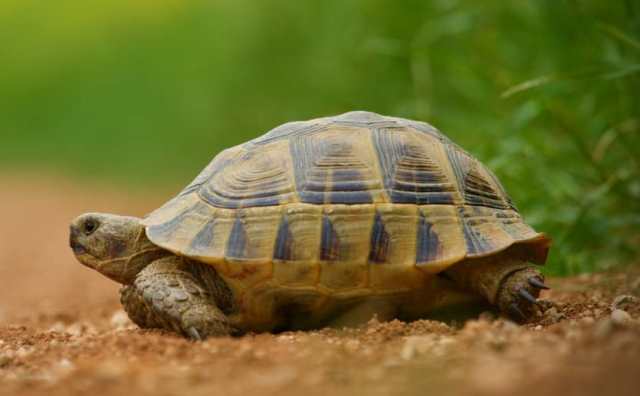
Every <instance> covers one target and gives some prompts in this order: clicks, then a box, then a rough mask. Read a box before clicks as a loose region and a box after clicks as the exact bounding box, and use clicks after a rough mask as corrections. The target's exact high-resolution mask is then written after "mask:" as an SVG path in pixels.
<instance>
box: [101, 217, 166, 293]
mask: <svg viewBox="0 0 640 396" xmlns="http://www.w3.org/2000/svg"><path fill="white" fill-rule="evenodd" d="M131 250H132V251H133V252H132V253H131V254H130V255H128V256H124V257H118V258H115V259H112V260H108V261H105V262H104V263H102V265H101V266H100V268H96V269H97V270H98V271H99V272H100V273H102V274H103V275H105V276H106V277H108V278H110V279H112V280H114V281H116V282H118V283H121V284H123V285H130V284H133V281H134V280H135V278H136V275H138V273H139V272H140V271H142V269H144V268H145V267H146V266H147V265H149V264H151V263H152V262H153V261H155V260H157V259H159V258H161V257H165V256H169V255H172V254H173V253H171V252H169V251H167V250H164V249H162V248H159V247H158V246H156V245H154V244H153V243H151V241H149V239H147V237H146V235H145V232H144V228H143V229H142V231H141V232H140V233H139V235H138V237H137V238H136V242H135V244H134V245H133V246H132V249H131Z"/></svg>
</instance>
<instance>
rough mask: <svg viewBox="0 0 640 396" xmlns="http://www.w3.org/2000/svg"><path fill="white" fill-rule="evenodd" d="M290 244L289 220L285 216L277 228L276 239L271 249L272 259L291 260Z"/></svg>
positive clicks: (291, 239)
mask: <svg viewBox="0 0 640 396" xmlns="http://www.w3.org/2000/svg"><path fill="white" fill-rule="evenodd" d="M292 244H293V235H292V234H291V230H290V229H289V219H288V218H287V216H283V217H282V221H281V222H280V225H279V226H278V236H277V237H276V241H275V246H274V249H273V258H274V259H276V260H293V250H292Z"/></svg>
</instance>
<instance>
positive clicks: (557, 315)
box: [545, 307, 565, 322]
mask: <svg viewBox="0 0 640 396" xmlns="http://www.w3.org/2000/svg"><path fill="white" fill-rule="evenodd" d="M545 315H546V316H548V317H550V318H551V320H553V321H554V322H559V321H560V320H562V319H564V318H565V316H564V314H563V313H562V312H558V309H557V308H556V307H551V308H549V309H547V310H546V311H545Z"/></svg>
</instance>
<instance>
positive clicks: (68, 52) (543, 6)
mask: <svg viewBox="0 0 640 396" xmlns="http://www.w3.org/2000/svg"><path fill="white" fill-rule="evenodd" d="M0 26H2V34H1V35H0V59H2V63H1V66H0V71H1V73H0V101H1V102H0V134H1V136H2V140H1V142H0V163H2V166H3V167H9V166H19V167H35V168H47V169H52V168H53V169H64V170H66V171H68V172H73V173H75V174H78V175H84V176H86V177H90V178H92V179H96V178H97V179H100V178H102V179H117V180H120V181H122V182H126V183H129V184H130V185H141V184H144V185H147V186H148V185H158V184H166V185H171V186H175V187H177V186H179V185H181V184H186V183H187V182H188V181H189V180H190V179H191V178H192V177H193V176H195V174H196V173H197V172H198V171H199V170H200V169H201V168H202V167H203V166H204V165H205V164H206V163H207V162H208V161H209V160H210V159H211V158H212V156H213V155H214V154H215V153H217V152H218V151H220V150H221V149H223V148H225V147H228V146H231V145H234V144H237V143H240V142H242V141H244V140H247V139H249V138H252V137H255V136H258V135H260V134H262V133H264V132H265V131H267V130H269V129H271V128H272V127H274V126H276V125H278V124H280V123H283V122H286V121H291V120H300V119H308V118H312V117H317V116H322V115H331V114H337V113H342V112H345V111H348V110H353V109H367V110H371V111H377V112H380V113H383V114H390V115H397V116H405V117H410V118H415V119H421V120H425V121H428V122H430V123H432V124H434V125H436V126H437V127H438V128H440V129H441V130H443V131H445V132H446V133H447V134H448V135H449V137H451V138H452V139H453V140H455V141H457V142H458V143H459V144H460V145H462V146H463V147H465V148H466V149H467V150H469V151H470V152H472V153H473V154H474V155H476V156H477V157H478V158H480V159H481V160H482V161H484V162H485V163H486V164H487V165H489V167H490V168H492V169H493V170H494V171H495V172H496V173H497V175H498V176H499V177H500V179H501V180H502V182H503V184H504V185H505V186H506V188H507V190H508V191H509V192H510V193H511V195H512V196H513V198H514V200H515V202H516V203H517V204H518V206H519V208H520V209H521V211H522V212H523V213H524V215H525V217H526V219H527V220H528V221H529V222H530V223H532V224H533V225H534V226H535V227H536V228H537V229H540V230H544V231H546V232H548V233H549V234H551V236H552V237H553V238H554V239H555V246H554V248H553V249H552V256H551V262H550V266H549V270H550V272H552V273H555V274H570V273H575V272H579V271H592V270H596V269H602V268H606V267H608V266H611V265H613V264H614V263H617V262H624V261H627V260H630V259H634V258H635V257H637V253H638V250H639V249H638V246H639V245H640V237H639V232H638V231H639V230H640V170H639V167H638V161H640V156H639V154H640V133H639V129H640V119H639V117H640V95H639V93H640V4H638V2H637V1H635V0H627V1H616V0H611V1H600V0H584V1H581V0H574V1H566V0H565V1H558V0H535V1H533V0H532V1H513V2H505V1H497V0H493V1H482V2H478V1H475V0H433V1H425V0H408V1H397V0H360V1H344V0H325V1H322V2H293V1H284V0H283V1H249V0H233V1H230V0H221V1H189V2H186V1H179V0H144V1H143V0H137V1H128V0H103V1H91V2H86V1H80V0H61V1H56V2H44V1H38V0H3V2H2V3H0Z"/></svg>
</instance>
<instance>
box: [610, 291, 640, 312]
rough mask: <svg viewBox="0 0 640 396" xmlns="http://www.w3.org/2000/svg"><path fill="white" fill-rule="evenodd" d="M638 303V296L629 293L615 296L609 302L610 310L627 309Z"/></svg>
mask: <svg viewBox="0 0 640 396" xmlns="http://www.w3.org/2000/svg"><path fill="white" fill-rule="evenodd" d="M637 303H638V298H637V297H634V296H632V295H629V294H622V295H620V296H618V297H616V298H615V299H614V300H613V302H612V303H611V311H615V310H616V309H625V310H626V309H629V308H630V307H631V306H633V305H635V304H637Z"/></svg>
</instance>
